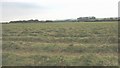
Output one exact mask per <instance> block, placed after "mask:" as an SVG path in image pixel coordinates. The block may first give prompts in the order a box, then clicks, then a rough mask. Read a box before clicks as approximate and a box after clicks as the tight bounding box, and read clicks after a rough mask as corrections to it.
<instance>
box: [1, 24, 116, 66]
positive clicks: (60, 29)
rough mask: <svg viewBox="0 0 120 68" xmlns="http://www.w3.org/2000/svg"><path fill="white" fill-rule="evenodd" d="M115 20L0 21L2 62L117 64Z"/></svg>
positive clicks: (13, 64) (22, 64) (6, 63)
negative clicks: (65, 21) (59, 21)
mask: <svg viewBox="0 0 120 68" xmlns="http://www.w3.org/2000/svg"><path fill="white" fill-rule="evenodd" d="M117 27H118V25H117V22H71V23H64V22H63V23H16V24H15V23H11V24H3V25H2V29H3V30H2V31H3V33H2V36H3V45H2V49H3V55H2V56H3V58H2V59H3V62H2V63H3V66H7V65H8V66H115V65H118V53H117V51H118V44H117V38H118V28H117Z"/></svg>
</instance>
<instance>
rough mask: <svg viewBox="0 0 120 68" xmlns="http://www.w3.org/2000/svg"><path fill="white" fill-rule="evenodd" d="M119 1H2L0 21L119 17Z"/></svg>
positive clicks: (0, 4) (0, 3)
mask: <svg viewBox="0 0 120 68" xmlns="http://www.w3.org/2000/svg"><path fill="white" fill-rule="evenodd" d="M118 1H119V0H0V15H1V14H2V17H1V18H0V21H4V22H5V21H11V20H12V21H14V20H29V19H38V20H46V19H49V20H56V19H72V18H73V19H75V18H78V17H85V16H95V17H98V18H103V17H117V16H118Z"/></svg>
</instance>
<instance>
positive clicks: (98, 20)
mask: <svg viewBox="0 0 120 68" xmlns="http://www.w3.org/2000/svg"><path fill="white" fill-rule="evenodd" d="M105 21H120V17H111V18H96V17H94V16H92V17H79V18H77V19H66V20H45V21H43V20H41V21H39V20H38V19H35V20H33V19H31V20H19V21H10V22H9V23H49V22H105Z"/></svg>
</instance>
